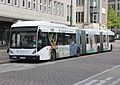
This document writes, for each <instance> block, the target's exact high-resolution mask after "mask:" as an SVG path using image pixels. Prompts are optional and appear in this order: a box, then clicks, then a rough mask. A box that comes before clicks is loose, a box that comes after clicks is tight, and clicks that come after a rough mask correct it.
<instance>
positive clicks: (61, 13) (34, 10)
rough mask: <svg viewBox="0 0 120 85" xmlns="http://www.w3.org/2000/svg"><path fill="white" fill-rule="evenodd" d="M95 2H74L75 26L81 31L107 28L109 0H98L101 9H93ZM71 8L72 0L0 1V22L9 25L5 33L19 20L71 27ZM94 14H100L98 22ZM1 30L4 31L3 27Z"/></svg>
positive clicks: (80, 0)
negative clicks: (40, 21)
mask: <svg viewBox="0 0 120 85" xmlns="http://www.w3.org/2000/svg"><path fill="white" fill-rule="evenodd" d="M93 1H95V0H72V9H73V10H72V25H73V26H77V27H79V28H81V29H83V28H92V29H104V28H106V27H107V0H96V1H97V6H98V7H99V8H94V9H93V8H91V4H92V5H93V4H94V3H91V2H93ZM78 2H79V3H78ZM98 2H99V3H98ZM70 8H71V0H0V22H1V23H5V22H6V23H9V25H8V26H7V27H6V29H5V30H4V31H6V30H9V28H10V25H11V24H13V23H15V22H16V21H18V20H47V21H51V22H56V23H62V24H66V25H70V18H71V17H70ZM94 12H96V13H98V21H97V22H91V18H90V17H91V13H94ZM0 29H3V28H2V25H0ZM4 36H5V32H4Z"/></svg>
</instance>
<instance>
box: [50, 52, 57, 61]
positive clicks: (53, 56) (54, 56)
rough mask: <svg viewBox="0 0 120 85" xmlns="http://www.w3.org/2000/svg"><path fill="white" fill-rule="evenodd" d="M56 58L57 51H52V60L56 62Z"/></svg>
mask: <svg viewBox="0 0 120 85" xmlns="http://www.w3.org/2000/svg"><path fill="white" fill-rule="evenodd" d="M55 58H56V52H55V50H52V51H51V60H55Z"/></svg>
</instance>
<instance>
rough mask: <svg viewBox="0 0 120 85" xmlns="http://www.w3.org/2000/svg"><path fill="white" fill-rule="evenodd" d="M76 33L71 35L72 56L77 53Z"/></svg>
mask: <svg viewBox="0 0 120 85" xmlns="http://www.w3.org/2000/svg"><path fill="white" fill-rule="evenodd" d="M75 37H76V36H75V34H71V35H70V56H74V55H75V54H76V53H75V52H76V46H77V45H76V38H75Z"/></svg>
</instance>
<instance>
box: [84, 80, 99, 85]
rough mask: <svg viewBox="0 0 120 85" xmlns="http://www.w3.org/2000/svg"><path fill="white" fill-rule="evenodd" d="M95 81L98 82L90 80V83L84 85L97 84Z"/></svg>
mask: <svg viewBox="0 0 120 85" xmlns="http://www.w3.org/2000/svg"><path fill="white" fill-rule="evenodd" d="M97 81H98V80H92V81H90V82H88V83H86V84H85V85H91V84H93V83H95V82H97Z"/></svg>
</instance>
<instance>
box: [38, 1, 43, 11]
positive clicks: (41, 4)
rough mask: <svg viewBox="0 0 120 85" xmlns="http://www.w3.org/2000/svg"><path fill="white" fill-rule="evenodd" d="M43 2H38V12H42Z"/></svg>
mask: <svg viewBox="0 0 120 85" xmlns="http://www.w3.org/2000/svg"><path fill="white" fill-rule="evenodd" d="M42 2H43V0H39V10H40V11H42V10H43V3H42Z"/></svg>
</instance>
